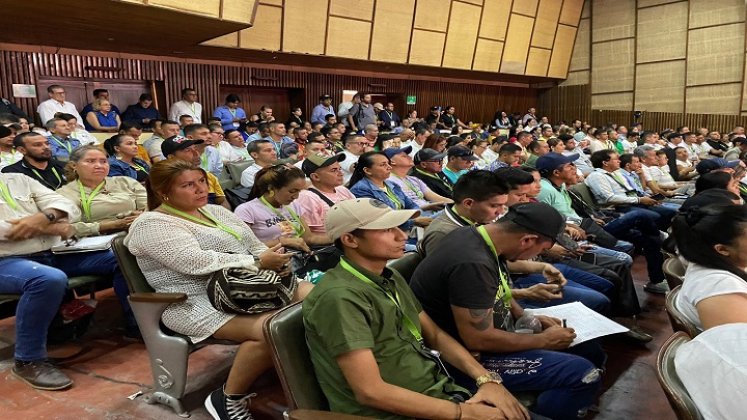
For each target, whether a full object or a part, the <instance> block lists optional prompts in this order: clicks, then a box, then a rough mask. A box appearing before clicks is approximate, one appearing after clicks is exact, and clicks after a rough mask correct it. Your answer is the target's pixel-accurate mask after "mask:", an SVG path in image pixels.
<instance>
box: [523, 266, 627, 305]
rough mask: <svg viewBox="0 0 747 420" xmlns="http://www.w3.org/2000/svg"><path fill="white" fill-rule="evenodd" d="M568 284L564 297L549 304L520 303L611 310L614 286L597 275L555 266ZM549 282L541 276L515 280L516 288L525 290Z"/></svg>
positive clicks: (531, 275) (524, 300)
mask: <svg viewBox="0 0 747 420" xmlns="http://www.w3.org/2000/svg"><path fill="white" fill-rule="evenodd" d="M553 266H554V267H555V268H557V269H558V270H559V271H560V272H561V273H563V276H565V278H566V279H567V280H568V283H567V284H566V285H565V287H564V288H563V297H562V298H560V299H556V300H551V301H547V302H541V301H535V300H527V299H520V300H519V301H518V302H519V304H520V305H521V306H523V307H526V308H546V307H549V306H555V305H562V304H564V303H571V302H581V303H583V304H584V306H586V307H587V308H589V309H591V310H593V311H596V312H599V313H601V314H607V313H609V310H610V305H611V302H610V297H609V296H610V295H611V294H612V292H613V290H614V285H613V284H612V283H611V282H609V281H607V280H605V279H603V278H602V277H599V276H597V275H595V274H591V273H587V272H585V271H582V270H578V269H576V268H573V267H569V266H567V265H565V264H553ZM546 282H547V280H546V279H545V278H544V277H543V276H542V275H541V274H530V275H528V276H523V277H518V278H516V279H514V281H513V283H514V286H516V287H518V288H521V289H525V288H528V287H531V286H533V285H535V284H538V283H546Z"/></svg>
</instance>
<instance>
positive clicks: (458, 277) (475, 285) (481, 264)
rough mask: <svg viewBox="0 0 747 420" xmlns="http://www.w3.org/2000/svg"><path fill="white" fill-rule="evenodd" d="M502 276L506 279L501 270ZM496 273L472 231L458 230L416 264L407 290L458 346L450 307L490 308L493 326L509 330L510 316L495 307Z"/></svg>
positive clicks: (490, 255)
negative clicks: (410, 290) (492, 315)
mask: <svg viewBox="0 0 747 420" xmlns="http://www.w3.org/2000/svg"><path fill="white" fill-rule="evenodd" d="M503 272H504V273H506V275H508V272H507V271H506V270H505V267H504V269H503ZM498 273H499V266H498V261H497V260H496V258H495V257H494V256H493V253H492V251H491V250H490V248H489V247H488V245H487V244H486V243H485V241H484V240H483V239H482V237H481V236H480V234H479V233H478V232H477V230H476V228H475V227H473V226H468V227H460V228H457V229H454V230H453V231H451V232H450V233H449V234H448V235H446V236H445V237H444V239H443V240H441V242H440V243H439V246H438V247H437V248H436V249H435V250H434V251H433V252H432V253H429V254H428V255H427V256H426V257H425V259H424V260H423V261H422V262H421V263H420V264H418V267H417V269H416V270H415V273H413V275H412V280H411V282H410V287H411V288H412V291H413V292H414V293H415V296H416V297H417V298H418V300H419V301H420V304H421V305H422V306H423V309H424V310H425V312H426V313H427V314H428V316H430V317H431V318H432V319H433V321H434V322H435V323H436V324H437V325H438V326H439V327H441V328H442V329H443V330H444V331H446V332H447V333H448V334H449V335H451V336H452V337H454V338H455V339H456V340H458V341H460V342H462V340H461V338H460V337H459V332H458V331H457V327H456V322H455V321H454V315H453V314H452V312H451V306H452V305H454V306H458V307H461V308H468V309H489V308H494V310H495V311H496V314H495V316H494V320H495V321H494V326H495V327H496V328H501V329H508V330H511V329H512V320H511V315H510V312H509V311H508V310H506V309H505V307H504V306H503V301H502V300H498V302H497V303H496V293H497V292H498V289H499V285H500V283H501V281H500V277H499V274H498ZM509 281H510V280H509Z"/></svg>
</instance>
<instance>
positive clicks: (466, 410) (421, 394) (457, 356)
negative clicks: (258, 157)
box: [303, 198, 529, 419]
mask: <svg viewBox="0 0 747 420" xmlns="http://www.w3.org/2000/svg"><path fill="white" fill-rule="evenodd" d="M418 214H419V212H418V211H417V210H392V209H391V208H389V207H388V206H387V205H386V204H384V203H382V202H380V201H378V200H375V199H370V198H360V199H354V200H347V201H343V202H340V203H338V204H336V205H334V206H333V207H332V208H331V209H330V210H329V211H328V212H327V220H326V230H327V234H328V235H329V236H330V237H331V238H332V239H333V240H334V241H335V245H336V246H337V247H338V248H339V249H340V250H341V251H342V252H343V254H344V256H343V257H342V258H341V260H340V263H339V264H338V265H337V267H335V268H333V269H331V270H329V271H327V273H325V275H324V277H322V279H321V280H320V281H319V284H318V285H317V286H316V287H315V288H314V290H312V292H311V293H310V294H309V295H308V296H307V297H306V299H305V301H304V304H303V316H304V325H305V328H306V341H307V343H308V346H309V351H310V353H311V360H312V363H313V365H314V371H315V372H316V375H317V378H318V379H319V383H320V384H321V386H322V390H323V391H324V394H325V396H326V397H327V400H328V401H329V405H330V409H331V410H332V411H335V412H343V413H349V414H355V415H360V416H369V417H376V418H387V419H399V418H403V419H404V418H413V417H415V418H423V419H444V418H453V419H498V418H507V419H528V418H529V414H528V413H527V411H526V409H524V407H522V406H521V404H520V403H519V402H518V401H516V399H514V397H513V396H511V394H510V393H509V392H508V391H507V390H506V389H505V388H504V387H503V385H502V384H501V382H502V380H501V378H500V376H498V375H496V374H491V373H490V372H488V371H487V370H486V369H485V368H483V367H482V366H481V365H480V364H479V363H477V361H476V360H475V359H474V358H473V357H472V356H471V355H470V354H469V353H468V352H467V351H466V350H465V349H464V347H462V346H461V345H460V344H458V343H457V342H456V341H455V340H454V339H453V338H451V337H450V336H449V335H448V334H446V333H445V332H443V331H442V330H441V329H439V328H438V327H437V326H436V325H435V323H434V322H433V321H432V320H431V319H430V318H429V317H428V315H426V314H425V313H424V312H423V310H422V308H421V307H420V305H419V304H418V302H417V300H416V299H415V296H413V294H412V292H411V291H410V289H409V287H408V286H407V283H406V282H405V280H404V279H403V278H402V276H400V275H399V273H397V272H395V271H392V270H390V269H388V268H386V264H387V261H389V260H391V259H395V258H399V257H401V256H402V255H403V253H404V249H405V242H406V240H407V235H406V234H405V233H404V232H402V231H401V230H400V229H399V228H398V227H397V226H400V225H402V224H403V223H404V222H406V221H407V220H409V219H411V218H413V217H416V216H418ZM441 355H443V359H444V360H445V361H448V362H449V364H451V365H452V366H454V367H456V368H457V369H459V370H461V371H462V372H464V373H465V374H466V375H469V376H470V377H472V378H473V379H475V380H476V382H477V383H476V385H477V387H478V388H479V389H478V391H477V393H476V394H475V395H474V396H471V395H470V394H469V392H468V391H467V390H466V389H464V388H461V387H459V386H458V385H456V384H455V383H454V381H453V380H452V379H451V377H450V376H448V373H446V370H445V368H444V367H443V366H444V365H443V363H442V362H441V358H440V356H441Z"/></svg>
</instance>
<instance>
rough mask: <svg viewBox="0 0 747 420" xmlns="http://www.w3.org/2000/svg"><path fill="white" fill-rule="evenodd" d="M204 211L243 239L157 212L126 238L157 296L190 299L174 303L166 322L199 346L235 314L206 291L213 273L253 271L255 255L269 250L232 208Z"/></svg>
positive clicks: (166, 313) (165, 315)
mask: <svg viewBox="0 0 747 420" xmlns="http://www.w3.org/2000/svg"><path fill="white" fill-rule="evenodd" d="M204 208H205V209H206V210H207V211H209V212H210V213H211V214H213V215H214V216H215V217H216V219H218V220H219V221H221V222H222V223H224V224H225V225H226V226H228V227H230V228H231V229H233V230H234V231H236V232H237V233H239V235H240V236H241V240H237V239H236V238H235V237H234V236H232V235H231V234H229V233H227V232H224V231H222V230H220V229H217V228H212V227H209V226H203V225H200V224H198V223H194V222H190V221H188V220H185V219H182V218H179V217H176V216H172V215H169V214H164V213H161V212H157V211H149V212H146V213H144V214H142V215H141V216H140V217H138V218H137V219H136V220H135V222H134V223H133V224H132V226H131V227H130V233H129V234H128V235H127V237H126V238H125V245H126V246H127V248H129V250H130V252H132V254H133V255H135V256H136V257H137V263H138V265H139V266H140V269H141V270H142V272H143V274H144V275H145V279H146V280H147V281H148V283H149V284H150V285H151V286H152V287H153V288H154V289H155V290H156V292H160V293H186V294H187V301H186V302H183V303H178V304H172V305H170V306H169V307H168V308H166V311H164V313H163V317H162V319H163V323H164V324H165V325H166V326H167V327H169V328H170V329H172V330H174V331H176V332H178V333H180V334H184V335H188V336H189V337H190V338H191V339H192V341H193V342H195V343H197V342H199V341H202V340H204V339H206V338H208V337H210V336H211V335H213V334H214V333H215V332H216V331H217V330H218V329H219V328H220V327H222V326H223V325H224V324H225V323H226V322H228V321H229V320H231V318H233V317H234V316H235V315H231V314H227V313H224V312H220V311H218V310H216V309H215V308H213V306H212V305H211V304H210V300H208V297H207V293H206V287H207V281H208V279H209V278H210V275H211V274H212V273H214V272H216V271H218V270H221V269H224V268H229V267H255V265H254V257H253V256H252V255H254V256H259V254H261V253H262V252H264V251H265V250H266V249H267V247H266V246H265V244H263V243H262V242H260V241H259V240H258V239H257V237H256V236H254V233H252V230H251V229H249V227H248V226H247V225H246V224H245V223H244V222H243V221H242V220H241V219H239V218H238V217H236V216H235V215H234V214H233V213H231V212H230V211H229V210H227V209H225V208H223V207H221V206H217V205H212V204H208V205H207V206H205V207H204Z"/></svg>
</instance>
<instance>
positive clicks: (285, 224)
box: [234, 198, 303, 243]
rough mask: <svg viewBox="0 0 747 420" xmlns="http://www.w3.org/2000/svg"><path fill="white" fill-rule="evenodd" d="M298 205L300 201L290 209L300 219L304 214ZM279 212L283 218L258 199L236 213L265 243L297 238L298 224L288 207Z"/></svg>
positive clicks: (241, 207)
mask: <svg viewBox="0 0 747 420" xmlns="http://www.w3.org/2000/svg"><path fill="white" fill-rule="evenodd" d="M297 203H298V200H296V201H294V202H292V203H291V204H290V207H291V208H292V209H293V211H295V212H296V214H297V215H298V217H303V213H302V211H301V209H300V207H299V206H298V204H297ZM279 212H280V214H281V215H282V217H281V216H279V215H278V214H277V213H275V212H274V211H272V210H271V209H270V208H269V207H267V206H266V205H264V204H263V203H262V202H261V201H260V200H259V199H258V198H255V199H254V200H252V201H249V202H247V203H244V204H241V205H240V206H238V207H236V210H235V211H234V213H236V216H238V217H239V219H241V220H243V221H244V222H246V223H247V224H248V225H249V227H250V228H251V229H252V232H254V235H255V236H257V239H259V240H260V241H262V242H265V243H266V242H269V241H272V240H274V239H278V238H280V237H281V236H295V235H296V231H295V230H296V229H299V227H298V226H297V225H298V223H296V221H295V220H294V218H293V217H291V214H290V212H289V211H288V206H283V208H282V210H279ZM294 228H295V229H294Z"/></svg>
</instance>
